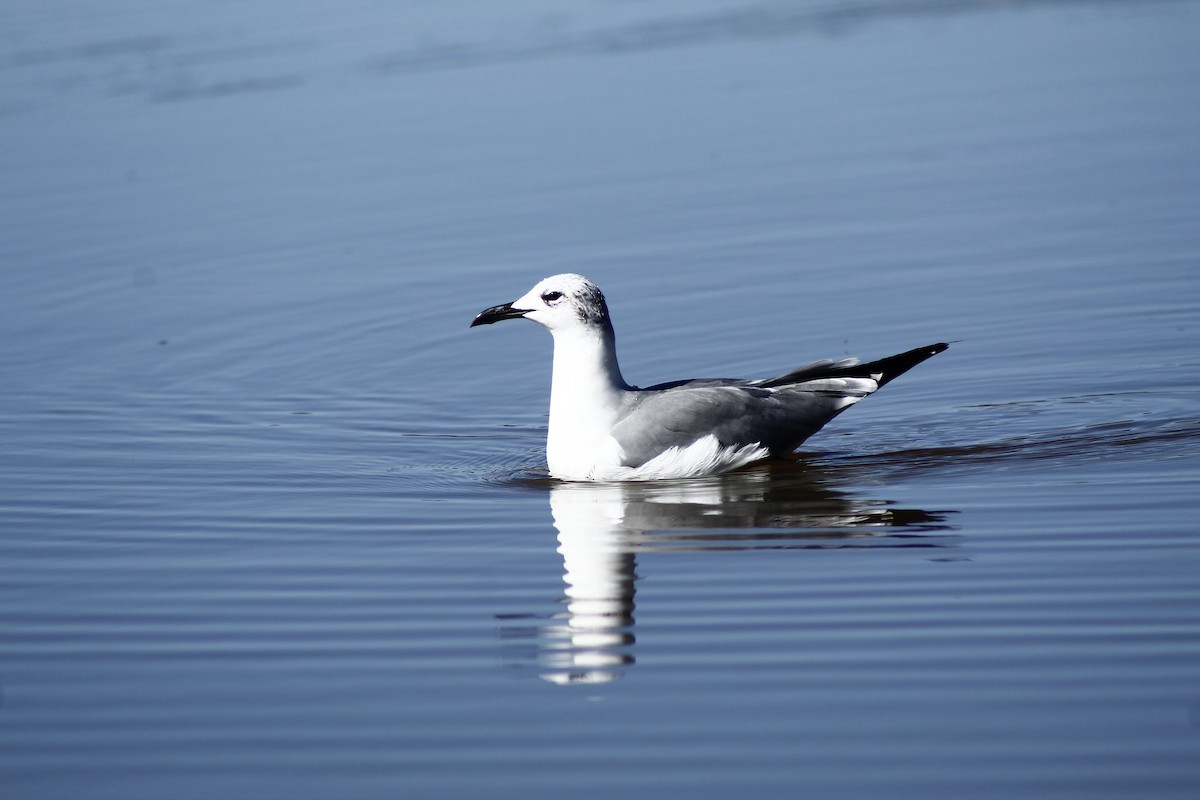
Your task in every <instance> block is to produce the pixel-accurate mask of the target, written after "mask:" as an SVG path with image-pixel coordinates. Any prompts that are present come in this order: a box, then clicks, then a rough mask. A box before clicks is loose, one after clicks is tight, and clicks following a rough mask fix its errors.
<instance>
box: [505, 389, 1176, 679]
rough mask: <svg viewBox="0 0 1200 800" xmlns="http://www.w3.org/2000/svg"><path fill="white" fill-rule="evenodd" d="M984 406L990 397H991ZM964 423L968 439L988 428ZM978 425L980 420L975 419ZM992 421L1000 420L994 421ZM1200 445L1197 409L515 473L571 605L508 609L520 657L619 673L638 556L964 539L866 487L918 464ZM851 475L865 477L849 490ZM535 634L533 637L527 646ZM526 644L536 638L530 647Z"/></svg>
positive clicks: (574, 671) (1097, 458) (954, 469)
mask: <svg viewBox="0 0 1200 800" xmlns="http://www.w3.org/2000/svg"><path fill="white" fill-rule="evenodd" d="M985 410H986V409H985ZM991 425H992V423H991V422H988V423H984V425H983V426H982V427H981V428H979V429H973V430H962V431H960V433H965V434H966V435H967V436H968V438H970V437H972V436H973V435H974V434H983V433H985V432H986V430H987V429H990V428H991ZM968 427H969V425H968ZM991 432H992V433H994V432H995V431H994V429H992V430H991ZM1198 444H1200V423H1198V421H1197V420H1195V419H1190V418H1189V419H1179V418H1171V419H1166V420H1163V419H1152V420H1143V421H1137V420H1129V419H1123V420H1116V421H1108V422H1104V423H1092V424H1086V425H1082V426H1080V427H1076V428H1068V429H1063V428H1052V429H1051V430H1047V431H1042V432H1039V433H1032V432H1031V433H1027V434H1025V435H1021V436H1016V437H1008V438H1003V439H997V440H993V441H987V440H986V437H985V436H984V437H981V438H980V439H976V440H974V441H972V442H970V443H967V444H958V445H947V446H936V447H935V446H923V447H919V448H912V449H905V450H895V451H884V452H879V453H873V454H836V453H805V454H797V455H795V456H793V457H792V458H789V459H786V460H776V461H772V462H767V463H764V464H759V465H755V466H753V467H750V468H747V469H744V470H740V471H738V472H734V473H730V474H727V475H720V476H713V477H710V478H701V479H692V480H680V481H660V482H649V483H624V484H583V483H560V482H557V481H552V480H550V479H548V478H527V479H518V480H516V481H513V483H515V484H516V485H518V486H523V487H525V488H528V489H532V490H537V491H548V493H549V502H550V510H551V514H552V516H553V519H554V526H555V528H556V529H557V530H558V542H559V547H558V552H559V554H560V555H561V556H562V559H563V570H564V574H563V580H564V582H565V583H566V587H567V588H566V591H565V597H564V598H563V603H564V605H565V610H563V611H561V612H559V613H557V614H554V615H551V616H549V617H539V616H534V615H509V616H505V617H502V618H501V619H502V635H503V638H504V639H505V641H506V643H508V644H509V645H510V647H509V652H510V654H511V655H513V656H514V659H513V660H515V661H517V662H521V663H527V662H528V661H530V660H532V661H533V662H535V663H536V665H537V669H538V671H539V674H541V676H542V677H543V678H545V679H546V680H549V681H552V682H555V683H564V684H565V683H600V682H607V681H612V680H616V679H618V678H620V677H621V676H622V675H623V674H624V671H625V670H626V669H627V668H628V667H630V666H631V665H632V664H633V663H634V661H635V657H634V645H635V635H634V607H635V603H634V595H635V591H636V589H635V583H636V581H637V578H638V576H637V574H636V569H637V558H638V556H639V555H640V554H644V553H680V552H692V553H696V552H710V553H719V552H728V551H747V550H829V549H863V548H945V547H952V546H954V544H955V542H956V541H957V539H956V536H955V535H954V534H953V533H951V531H953V530H954V525H953V524H951V522H950V521H949V520H950V519H951V517H952V515H953V514H954V513H955V512H954V511H949V510H937V511H931V510H924V509H917V508H905V507H901V506H898V505H896V504H895V503H893V502H889V501H886V500H879V499H870V498H866V497H864V496H863V494H862V487H864V486H870V485H872V484H875V485H878V483H879V482H880V480H883V481H887V480H895V479H903V478H905V477H911V476H914V475H918V474H920V475H926V476H928V475H929V474H931V473H932V474H936V473H939V472H941V473H945V474H953V475H956V476H957V475H961V474H963V472H964V471H970V470H971V469H972V468H975V467H982V468H987V469H994V468H995V467H996V465H997V463H1002V464H1004V465H1006V466H1008V467H1020V466H1021V465H1023V464H1026V465H1034V464H1037V465H1042V467H1044V465H1045V463H1046V461H1047V460H1053V461H1061V462H1063V463H1064V464H1068V463H1069V464H1071V465H1075V466H1079V465H1087V464H1089V463H1091V464H1094V463H1103V464H1105V465H1107V466H1108V467H1111V468H1113V469H1117V470H1120V469H1121V462H1122V461H1124V460H1126V459H1129V458H1135V459H1136V458H1147V457H1149V458H1165V457H1167V455H1168V453H1170V454H1171V455H1174V456H1176V457H1177V456H1178V455H1179V453H1180V448H1181V446H1183V447H1184V449H1187V450H1189V451H1194V450H1195V449H1196V446H1197V445H1198ZM845 487H857V488H856V490H855V491H856V492H857V494H851V493H850V492H849V491H847V490H846V488H845ZM531 641H532V647H528V645H529V644H530V642H531ZM522 647H524V648H525V649H524V651H523V652H522V651H521V648H522Z"/></svg>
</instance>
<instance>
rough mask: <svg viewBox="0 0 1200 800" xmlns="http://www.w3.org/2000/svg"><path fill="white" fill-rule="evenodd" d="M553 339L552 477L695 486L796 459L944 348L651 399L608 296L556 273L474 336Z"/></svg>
mask: <svg viewBox="0 0 1200 800" xmlns="http://www.w3.org/2000/svg"><path fill="white" fill-rule="evenodd" d="M517 318H525V319H530V320H533V321H534V322H537V323H539V324H540V325H542V326H543V327H545V328H546V329H547V330H549V331H550V333H551V334H552V335H553V337H554V369H553V374H552V378H551V386H550V426H549V431H548V434H547V438H546V464H547V466H548V468H549V470H550V474H551V475H553V476H554V477H556V478H560V479H562V480H572V481H630V480H656V479H664V478H689V477H697V476H701V475H712V474H716V473H720V472H727V471H729V470H733V469H737V468H738V467H741V466H743V465H745V464H749V463H751V462H753V461H758V460H760V459H763V458H767V457H769V456H776V455H782V454H785V453H789V452H791V451H792V450H794V449H795V448H796V447H797V446H799V445H800V443H801V442H803V441H804V440H805V439H807V438H808V437H809V436H811V435H812V434H813V433H816V432H817V431H818V430H820V429H821V427H823V426H824V425H825V423H827V422H829V420H831V419H833V418H834V417H835V416H837V415H838V414H839V413H841V412H842V411H843V410H845V409H846V408H848V407H850V406H851V405H853V404H854V403H857V402H858V401H859V400H861V399H862V398H864V397H866V396H867V395H869V394H871V393H872V392H874V391H876V390H877V389H878V388H879V387H880V386H882V385H884V384H885V383H887V382H888V381H890V380H891V379H892V378H894V377H896V376H897V375H900V374H902V373H903V372H905V371H907V370H909V369H911V368H912V367H914V366H916V365H917V364H919V363H921V362H922V361H924V360H925V359H927V358H930V357H932V356H934V355H937V354H938V353H940V352H942V351H943V350H945V349H946V347H947V345H946V344H944V343H938V344H932V345H928V346H926V347H921V348H917V349H915V350H909V351H907V352H905V353H901V354H899V355H896V356H891V357H890V358H884V359H880V360H878V361H873V362H870V363H867V364H860V363H859V362H858V361H857V359H845V360H842V361H830V360H825V361H815V362H813V363H811V364H808V365H806V366H803V367H800V368H798V369H794V370H791V371H790V372H787V373H785V374H783V375H780V376H778V377H775V378H769V379H763V380H738V379H700V380H687V381H675V382H673V383H664V384H659V385H656V386H649V387H646V388H644V389H641V388H638V387H636V386H630V385H629V384H628V383H626V382H625V379H624V378H623V377H622V376H621V369H620V367H619V366H618V364H617V349H616V335H615V333H614V331H613V326H612V319H611V318H610V316H609V312H608V305H607V303H606V302H605V300H604V295H603V294H602V293H601V292H600V289H599V288H597V286H596V285H595V284H594V283H592V282H591V281H589V280H588V279H587V278H584V277H583V276H582V275H575V274H570V273H567V274H563V275H554V276H552V277H549V278H546V279H544V280H542V281H540V282H539V283H538V284H537V285H536V286H534V287H533V288H532V289H530V290H529V291H528V292H527V293H526V294H525V295H523V296H522V297H520V298H518V299H516V300H514V301H513V302H511V303H505V304H503V305H498V306H493V307H491V308H488V309H485V310H483V311H482V312H480V313H479V314H478V315H477V316H476V317H475V319H474V320H472V322H471V327H475V326H476V325H487V324H490V323H493V322H500V321H502V320H506V319H517Z"/></svg>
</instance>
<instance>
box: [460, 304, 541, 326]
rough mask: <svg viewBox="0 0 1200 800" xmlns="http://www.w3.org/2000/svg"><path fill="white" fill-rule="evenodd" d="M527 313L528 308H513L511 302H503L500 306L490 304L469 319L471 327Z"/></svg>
mask: <svg viewBox="0 0 1200 800" xmlns="http://www.w3.org/2000/svg"><path fill="white" fill-rule="evenodd" d="M528 313H529V309H528V308H513V307H512V303H505V304H504V305H502V306H492V307H491V308H485V309H484V310H483V311H480V312H479V314H478V315H476V317H475V319H473V320H471V327H472V328H474V327H475V326H476V325H491V324H492V323H493V322H500V321H501V320H505V319H517V318H518V317H523V316H525V315H526V314H528Z"/></svg>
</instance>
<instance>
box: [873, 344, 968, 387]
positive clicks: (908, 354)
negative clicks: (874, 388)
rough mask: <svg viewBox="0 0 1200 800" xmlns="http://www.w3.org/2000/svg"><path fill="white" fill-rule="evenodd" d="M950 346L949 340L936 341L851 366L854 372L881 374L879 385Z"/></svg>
mask: <svg viewBox="0 0 1200 800" xmlns="http://www.w3.org/2000/svg"><path fill="white" fill-rule="evenodd" d="M949 348H950V343H949V342H937V343H936V344H927V345H925V346H924V347H915V348H913V349H912V350H908V351H905V352H903V353H899V354H898V355H894V356H888V357H887V358H881V359H879V360H878V361H872V362H870V363H868V364H859V365H858V366H856V367H853V368H852V369H854V370H855V371H856V372H862V373H867V374H872V375H874V374H878V375H881V377H880V378H879V385H880V386H883V385H884V384H885V383H888V382H889V381H891V380H892V379H893V378H898V377H900V376H901V375H903V374H904V373H906V372H908V371H909V370H910V369H912V368H913V367H915V366H916V365H917V364H920V363H921V362H922V361H926V360H928V359H930V358H933V357H934V356H936V355H937V354H938V353H944V352H946V350H948V349H949Z"/></svg>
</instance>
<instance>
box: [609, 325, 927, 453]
mask: <svg viewBox="0 0 1200 800" xmlns="http://www.w3.org/2000/svg"><path fill="white" fill-rule="evenodd" d="M948 346H949V345H947V344H946V343H944V342H939V343H937V344H931V345H926V346H925V347H918V348H915V349H913V350H908V351H906V352H903V353H900V354H898V355H894V356H889V357H887V358H881V359H879V360H877V361H870V362H867V363H865V364H863V363H859V362H858V361H857V359H845V360H842V361H831V360H825V361H814V362H813V363H811V364H806V365H805V366H803V367H799V368H798V369H794V370H791V371H790V372H786V373H784V374H783V375H780V376H778V377H776V378H769V379H767V380H760V381H742V380H720V379H715V380H714V379H705V380H692V381H677V382H675V383H663V384H659V385H657V386H651V387H649V388H647V389H635V390H634V391H632V392H630V393H629V394H628V395H627V396H626V398H625V400H624V407H623V408H622V409H621V417H620V420H619V421H618V422H617V424H616V426H614V428H613V431H612V435H613V438H614V439H616V440H617V444H619V445H620V446H621V448H622V449H623V451H624V452H625V466H629V467H639V466H641V465H642V464H644V463H646V462H647V461H649V460H650V459H652V458H654V457H655V456H656V455H658V454H659V453H662V452H663V451H664V450H667V449H669V448H671V447H687V446H688V445H689V444H692V443H693V442H695V441H696V440H697V439H701V438H703V437H705V436H708V435H709V434H712V435H715V436H716V437H717V441H719V442H720V443H721V444H722V445H724V446H727V447H728V446H739V445H747V444H754V443H757V444H760V445H762V446H763V447H766V448H767V449H768V450H770V452H771V454H772V455H780V454H782V453H788V452H791V451H792V450H793V449H795V448H796V447H797V446H799V445H800V443H801V442H803V441H804V440H805V439H807V438H808V437H809V436H812V435H813V434H814V433H816V432H817V431H819V430H820V429H821V428H822V427H824V426H825V423H827V422H829V421H830V420H831V419H833V418H834V417H836V416H837V415H838V414H840V413H841V412H842V411H844V410H846V409H847V408H849V407H850V406H851V405H853V404H854V403H856V402H858V401H859V400H861V399H862V398H864V397H866V396H867V395H869V394H871V393H872V392H874V391H875V390H876V389H878V388H879V387H880V386H883V385H884V384H886V383H888V382H890V381H891V380H893V379H894V378H896V377H898V376H900V375H902V374H904V373H905V372H907V371H908V370H910V369H912V368H913V367H915V366H916V365H917V364H920V363H921V362H922V361H925V360H926V359H928V358H932V357H933V356H935V355H937V354H938V353H941V352H942V351H944V350H945V349H946V348H947V347H948Z"/></svg>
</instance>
